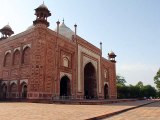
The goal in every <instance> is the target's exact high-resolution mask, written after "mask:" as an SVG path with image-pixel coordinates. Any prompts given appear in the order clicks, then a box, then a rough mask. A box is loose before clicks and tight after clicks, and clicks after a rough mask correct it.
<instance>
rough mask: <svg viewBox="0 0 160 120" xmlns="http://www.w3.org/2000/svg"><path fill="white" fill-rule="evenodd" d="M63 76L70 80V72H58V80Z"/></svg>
mask: <svg viewBox="0 0 160 120" xmlns="http://www.w3.org/2000/svg"><path fill="white" fill-rule="evenodd" d="M64 76H67V77H68V78H69V79H70V81H72V74H70V73H66V72H60V77H59V78H60V80H61V79H62V77H64Z"/></svg>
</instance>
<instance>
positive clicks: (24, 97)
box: [21, 83, 27, 99]
mask: <svg viewBox="0 0 160 120" xmlns="http://www.w3.org/2000/svg"><path fill="white" fill-rule="evenodd" d="M21 87H22V88H21V92H22V98H23V99H26V98H27V84H26V83H22V85H21Z"/></svg>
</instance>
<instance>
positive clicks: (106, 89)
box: [104, 84, 109, 99]
mask: <svg viewBox="0 0 160 120" xmlns="http://www.w3.org/2000/svg"><path fill="white" fill-rule="evenodd" d="M107 98H109V95H108V85H107V84H105V85H104V99H107Z"/></svg>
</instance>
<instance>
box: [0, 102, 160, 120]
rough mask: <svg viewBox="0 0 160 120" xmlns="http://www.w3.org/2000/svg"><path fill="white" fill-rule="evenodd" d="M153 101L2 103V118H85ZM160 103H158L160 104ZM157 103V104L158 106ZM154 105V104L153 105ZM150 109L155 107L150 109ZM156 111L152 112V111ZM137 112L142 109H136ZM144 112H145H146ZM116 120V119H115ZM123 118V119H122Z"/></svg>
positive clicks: (56, 119) (74, 119)
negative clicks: (69, 103)
mask: <svg viewBox="0 0 160 120" xmlns="http://www.w3.org/2000/svg"><path fill="white" fill-rule="evenodd" d="M148 102H151V101H147V100H145V101H136V102H125V103H115V104H106V105H66V104H41V103H18V102H17V103H5V102H1V103H0V120H84V119H88V118H92V117H96V116H100V115H104V114H109V113H112V112H116V111H119V110H123V109H126V108H130V107H133V106H138V105H141V104H144V103H148ZM159 104H160V103H157V104H156V105H157V106H158V105H159ZM156 105H155V106H156ZM151 106H152V105H151ZM157 108H158V107H153V108H152V107H146V110H145V109H144V108H142V109H143V111H144V113H145V112H146V114H145V115H147V114H148V115H151V116H152V115H153V116H154V115H155V114H156V113H158V114H160V108H158V110H157ZM149 109H153V110H152V111H150V110H149ZM153 111H154V112H155V113H150V112H153ZM136 112H137V114H138V112H140V111H136ZM144 113H143V114H144ZM114 120H115V119H114ZM121 120H122V119H121Z"/></svg>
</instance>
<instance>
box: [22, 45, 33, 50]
mask: <svg viewBox="0 0 160 120" xmlns="http://www.w3.org/2000/svg"><path fill="white" fill-rule="evenodd" d="M26 47H29V48H31V44H26V45H24V46H23V50H24V49H25V48H26Z"/></svg>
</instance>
